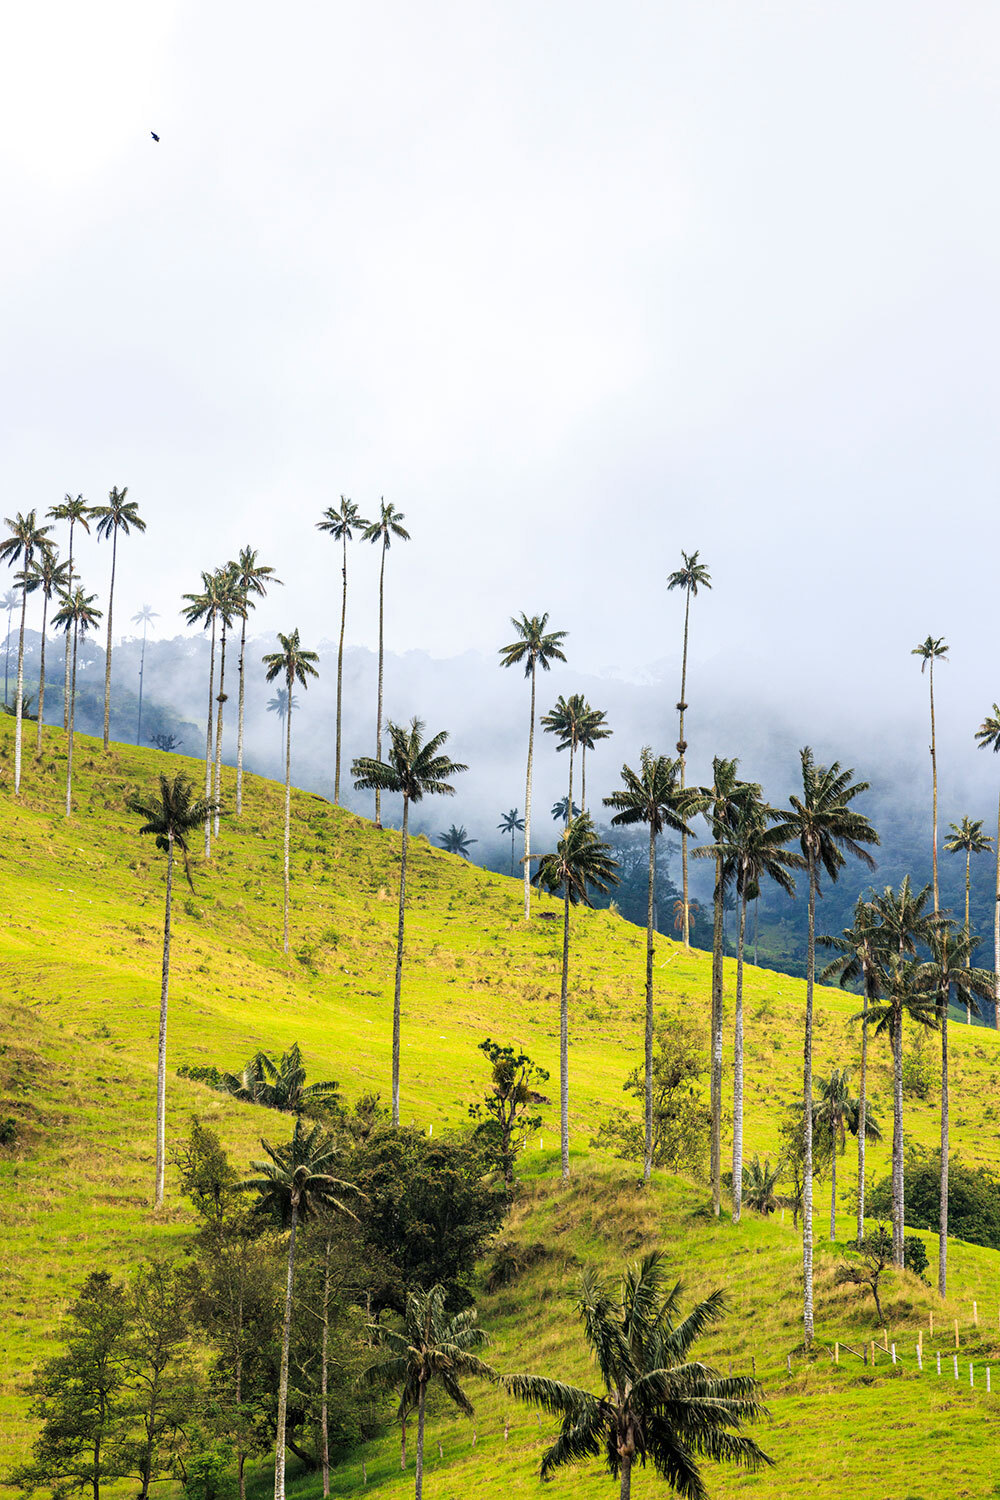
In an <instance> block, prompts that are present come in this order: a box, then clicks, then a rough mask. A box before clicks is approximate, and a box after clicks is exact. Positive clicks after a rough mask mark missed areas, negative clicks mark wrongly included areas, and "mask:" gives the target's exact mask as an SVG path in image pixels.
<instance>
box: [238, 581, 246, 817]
mask: <svg viewBox="0 0 1000 1500" xmlns="http://www.w3.org/2000/svg"><path fill="white" fill-rule="evenodd" d="M246 650H247V616H246V605H245V604H244V610H243V621H242V624H241V625H240V704H239V709H238V712H237V717H236V816H237V817H239V816H240V814H241V813H242V811H243V722H244V713H245V706H246V705H245V688H246V676H245V672H244V661H245V659H246Z"/></svg>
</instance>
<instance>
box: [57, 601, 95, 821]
mask: <svg viewBox="0 0 1000 1500" xmlns="http://www.w3.org/2000/svg"><path fill="white" fill-rule="evenodd" d="M96 598H97V595H96V594H85V593H84V591H83V589H82V588H81V587H80V586H79V585H77V587H76V588H75V589H74V590H73V592H72V593H71V594H64V595H63V601H62V603H61V605H60V606H59V608H58V610H57V611H56V613H55V614H54V615H53V616H52V624H53V625H54V626H55V628H56V629H57V630H65V632H66V636H67V638H68V637H69V635H70V633H71V632H72V636H73V652H72V659H73V669H72V672H71V674H70V690H69V720H68V725H67V734H68V738H67V742H66V816H67V818H68V817H69V816H70V815H71V813H72V811H73V725H74V719H75V715H76V655H77V647H78V645H79V640H80V637H81V636H82V635H86V633H87V631H88V630H92V629H93V628H94V626H95V625H96V624H97V622H98V620H99V619H100V618H101V611H100V610H99V609H97V608H96V607H95V603H94V601H95V600H96Z"/></svg>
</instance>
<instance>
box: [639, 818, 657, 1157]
mask: <svg viewBox="0 0 1000 1500" xmlns="http://www.w3.org/2000/svg"><path fill="white" fill-rule="evenodd" d="M655 888H656V823H655V821H654V820H653V819H650V823H649V884H648V888H647V892H646V1087H645V1103H646V1111H645V1112H646V1148H645V1151H644V1153H643V1161H642V1176H643V1181H645V1182H648V1181H649V1179H650V1176H651V1174H652V1170H653V892H654V890H655Z"/></svg>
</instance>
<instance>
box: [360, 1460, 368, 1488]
mask: <svg viewBox="0 0 1000 1500" xmlns="http://www.w3.org/2000/svg"><path fill="white" fill-rule="evenodd" d="M361 1483H362V1484H367V1483H368V1470H367V1469H366V1468H365V1461H364V1459H362V1460H361Z"/></svg>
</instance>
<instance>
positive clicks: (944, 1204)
mask: <svg viewBox="0 0 1000 1500" xmlns="http://www.w3.org/2000/svg"><path fill="white" fill-rule="evenodd" d="M948 1110H949V1099H948V991H947V990H945V992H944V995H943V997H942V1003H941V1201H940V1211H939V1212H940V1217H939V1222H938V1296H939V1297H942V1298H943V1297H945V1296H947V1293H948V1124H949V1121H948Z"/></svg>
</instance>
